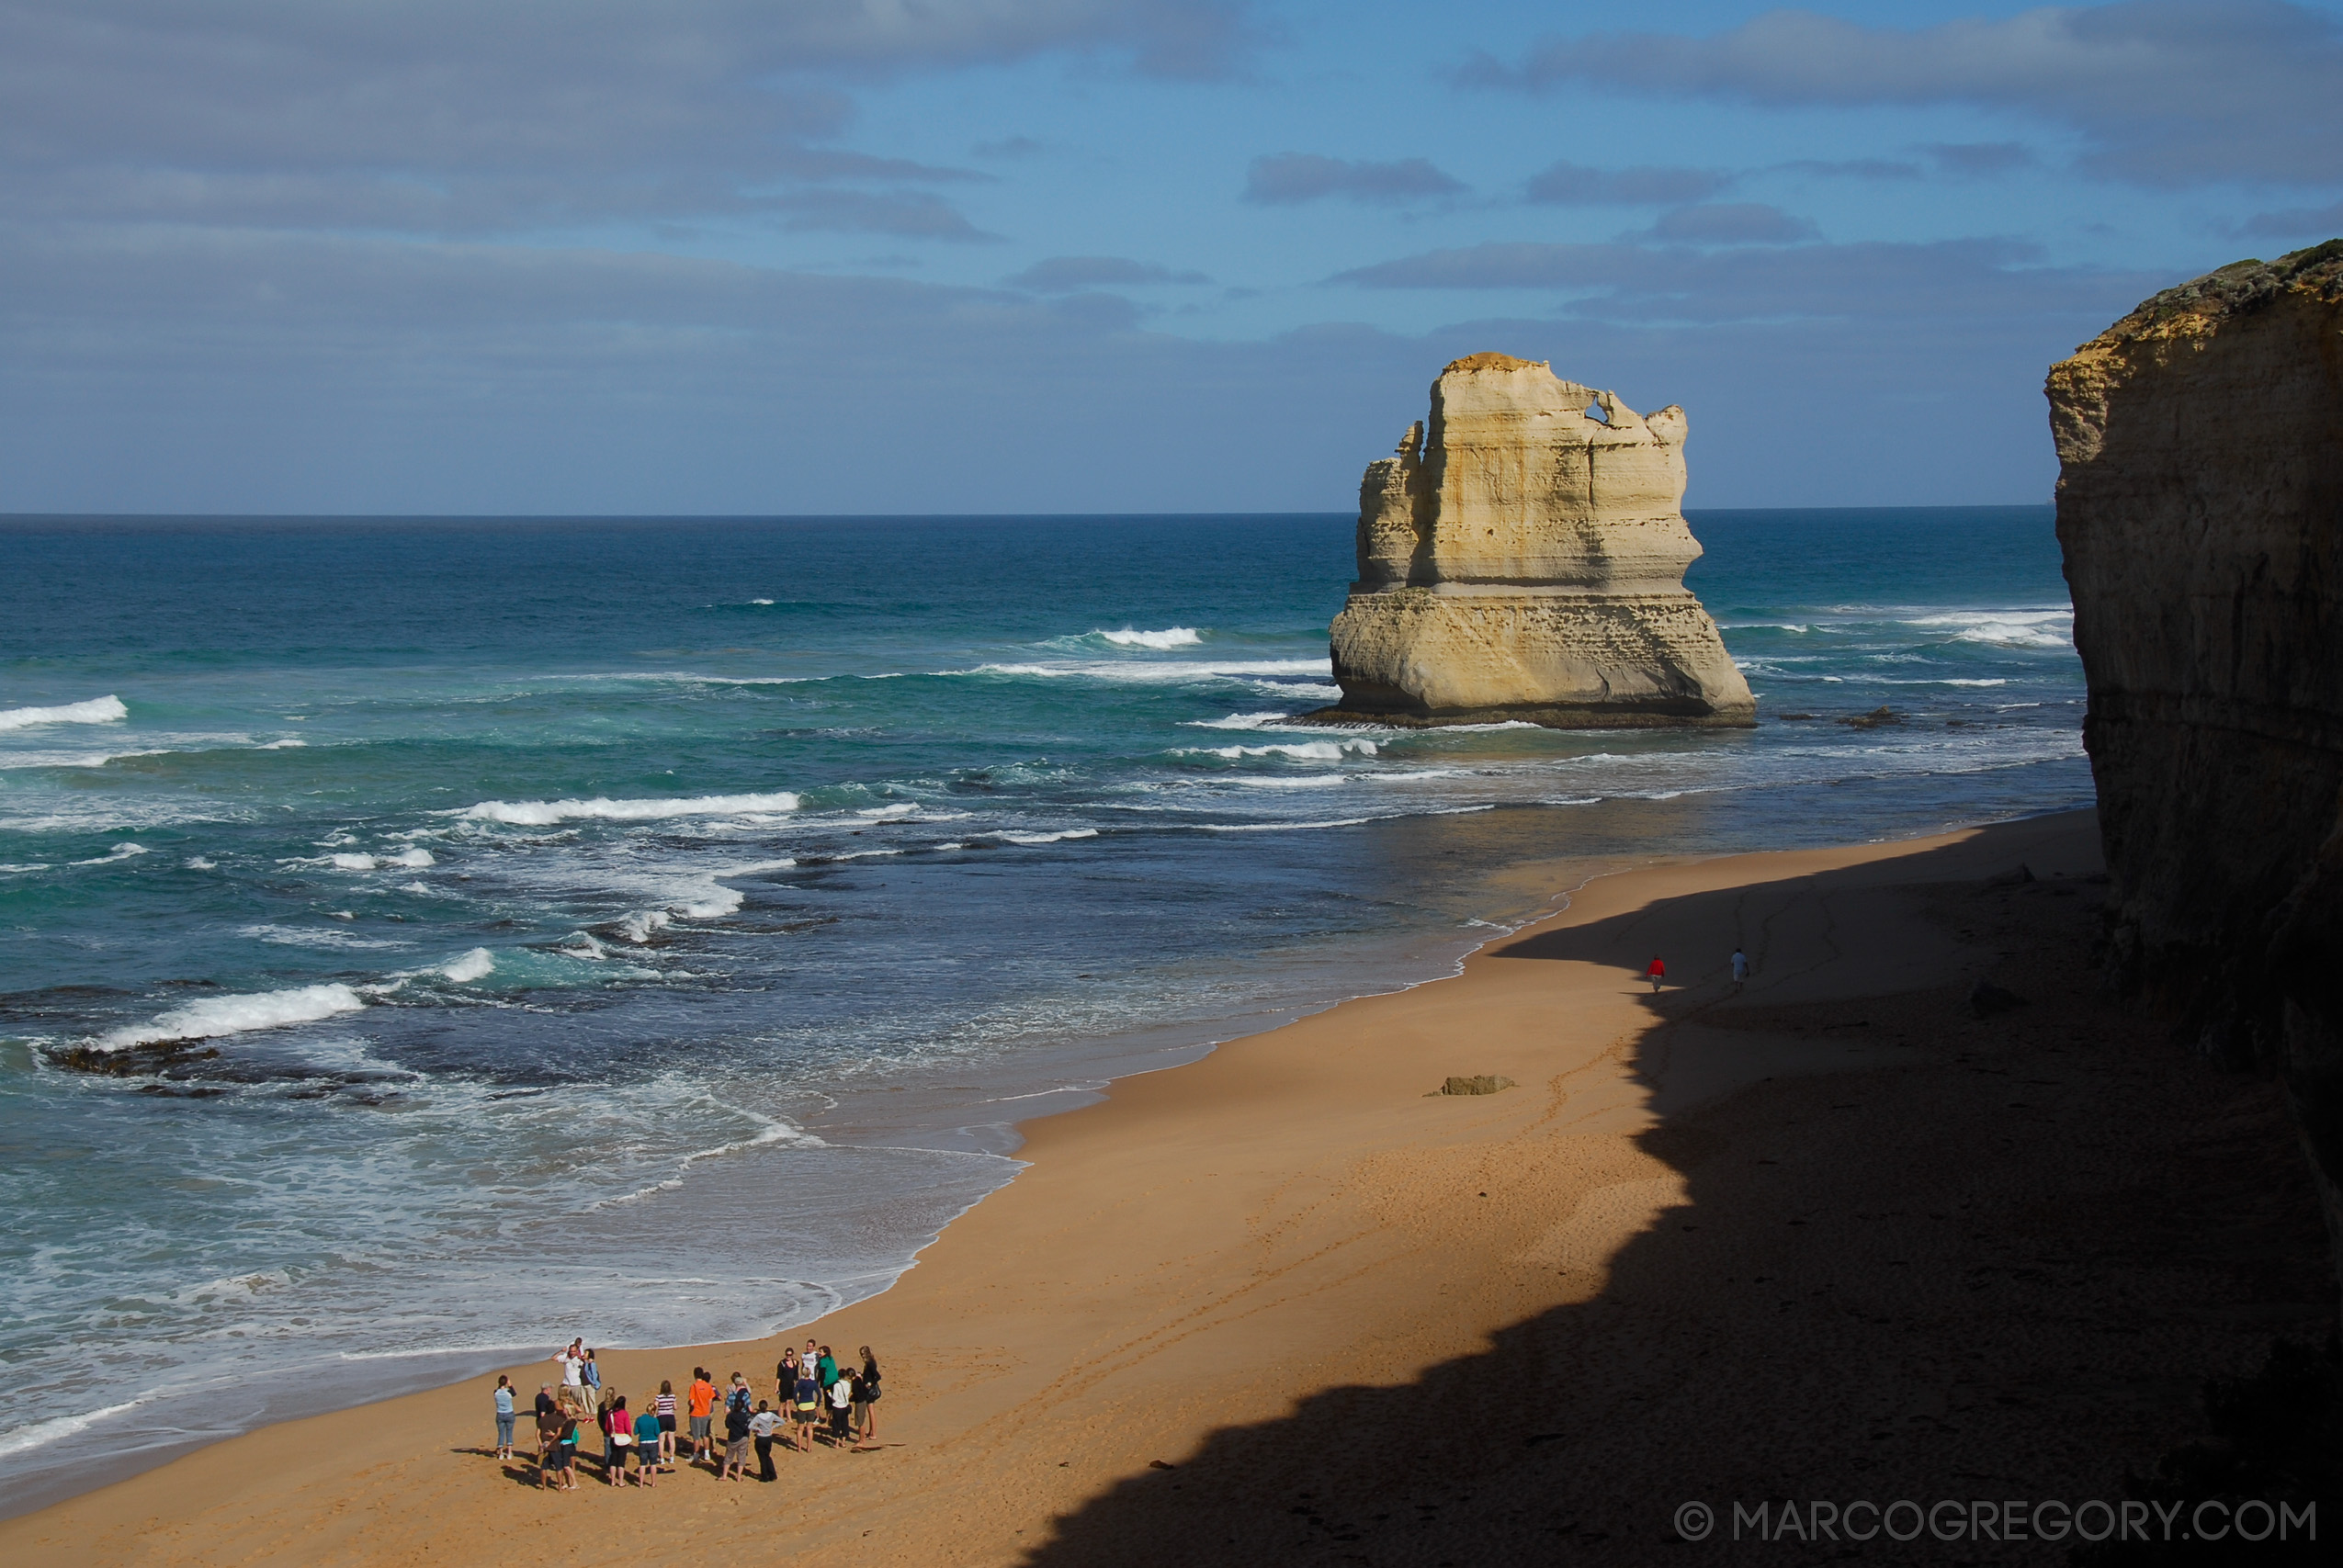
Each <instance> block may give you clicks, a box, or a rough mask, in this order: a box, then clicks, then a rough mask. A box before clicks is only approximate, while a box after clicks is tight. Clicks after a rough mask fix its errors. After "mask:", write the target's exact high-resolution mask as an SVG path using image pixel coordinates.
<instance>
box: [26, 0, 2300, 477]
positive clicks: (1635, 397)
mask: <svg viewBox="0 0 2343 1568" xmlns="http://www.w3.org/2000/svg"><path fill="white" fill-rule="evenodd" d="M0 105H5V106H6V107H5V108H0V277H5V278H6V280H7V287H6V288H5V289H0V510H7V511H19V512H21V511H47V510H59V511H100V512H112V511H160V512H310V511H315V512H362V513H386V512H387V513H400V512H439V513H504V512H525V513H708V512H712V513H833V512H848V513H869V512H976V513H995V512H1021V511H1036V512H1055V511H1114V512H1137V511H1231V510H1341V509H1346V508H1347V507H1349V506H1350V505H1351V504H1352V502H1353V498H1354V495H1355V487H1356V484H1357V479H1358V474H1359V470H1360V468H1362V467H1363V466H1364V464H1365V463H1366V462H1367V461H1368V460H1369V459H1370V458H1372V457H1375V456H1377V455H1379V454H1380V453H1382V452H1384V451H1387V449H1388V448H1389V446H1390V445H1391V443H1392V441H1393V440H1394V439H1395V438H1396V437H1397V435H1398V433H1399V432H1400V430H1402V429H1403V428H1404V427H1405V426H1406V424H1407V423H1408V422H1409V420H1411V419H1413V418H1415V417H1417V416H1418V415H1419V414H1420V413H1421V408H1422V403H1423V399H1424V388H1425V387H1426V385H1427V384H1428V383H1429V382H1430V380H1431V379H1432V377H1433V376H1434V375H1435V374H1436V373H1437V372H1438V370H1439V367H1441V365H1442V364H1443V363H1445V361H1446V360H1448V359H1449V358H1452V357H1454V356H1455V355H1459V354H1464V353H1469V352H1473V351H1476V350H1479V349H1487V348H1494V349H1501V350H1504V351H1507V352H1510V353H1514V354H1520V355H1527V356H1531V357H1536V358H1551V359H1552V360H1553V361H1554V363H1555V367H1556V370H1557V372H1559V373H1561V374H1563V375H1565V376H1568V377H1569V378H1574V379H1577V380H1581V381H1586V382H1590V383H1593V384H1595V385H1599V386H1606V387H1612V388H1615V389H1617V390H1618V391H1619V392H1620V394H1621V395H1622V396H1623V397H1624V398H1625V399H1626V400H1628V402H1629V403H1630V404H1632V405H1634V406H1636V407H1638V408H1643V409H1650V408H1653V407H1657V406H1658V405H1660V404H1663V403H1668V402H1677V403H1681V404H1682V405H1683V406H1684V407H1685V408H1686V410H1687V411H1688V412H1689V414H1690V416H1691V422H1692V444H1691V446H1690V447H1689V448H1688V457H1689V460H1690V463H1691V468H1692V494H1691V497H1690V502H1691V503H1692V504H1694V505H1709V506H1734V505H1745V506H1775V505H1850V504H1911V505H1925V504H1934V503H1945V504H1952V503H1973V502H2032V501H2041V500H2043V499H2046V498H2047V496H2048V493H2049V488H2050V484H2051V481H2052V479H2054V474H2055V465H2054V459H2053V457H2052V456H2051V452H2050V446H2049V441H2048V438H2047V434H2046V432H2045V428H2044V422H2043V403H2042V400H2041V394H2040V388H2041V382H2042V375H2043V370H2044V369H2045V368H2046V367H2047V366H2048V365H2049V364H2050V363H2051V362H2052V361H2053V360H2054V359H2056V358H2057V357H2059V356H2060V355H2063V354H2065V353H2066V351H2067V350H2069V349H2071V348H2072V347H2073V346H2074V345H2075V344H2077V343H2078V342H2080V341H2082V340H2083V339H2085V338H2088V336H2090V335H2091V334H2092V333H2095V332H2097V331H2098V330H2099V329H2100V327H2102V326H2104V325H2105V324H2106V323H2107V322H2109V321H2112V320H2113V319H2114V318H2115V317H2116V316H2118V315H2120V314H2122V312H2123V311H2124V310H2127V309H2128V308H2129V307H2130V306H2131V305H2132V304H2134V302H2136V301H2137V300H2138V299H2141V298H2142V297H2144V296H2145V294H2147V293H2149V292H2152V291H2153V290H2155V289H2156V288H2161V287H2164V286H2166V285H2168V284H2170V283H2173V282H2178V281H2179V280H2181V279H2184V278H2187V277H2190V276H2195V275H2197V274H2199V273H2202V272H2203V271H2206V270H2209V269H2210V268H2212V267H2213V266H2217V265H2221V264H2222V263H2224V262H2226V261H2229V260H2232V259H2235V257H2238V256H2241V255H2248V254H2259V255H2272V254H2279V253H2281V252H2282V251H2285V250H2288V249H2292V248H2295V247H2297V246H2300V245H2303V244H2309V243H2316V242H2317V241H2320V240H2323V239H2326V238H2327V237H2329V236H2331V235H2333V234H2336V233H2338V232H2343V8H2338V7H2337V6H2334V5H2326V4H2308V3H2300V4H2296V3H2281V0H2226V3H2222V4H2212V3H2207V0H2133V3H2128V4H2118V5H2110V6H2071V7H2056V8H2041V7H2026V6H1990V5H1986V6H1980V5H1975V4H1969V5H1926V4H1910V5H1899V6H1886V5H1835V6H1826V7H1823V8H1820V9H1817V10H1812V11H1797V10H1783V9H1781V8H1779V7H1772V6H1759V5H1728V4H1703V5H1682V6H1669V7H1646V8H1643V9H1641V10H1637V11H1628V10H1626V9H1624V8H1604V7H1595V6H1567V5H1531V4H1480V5H1470V4H1465V5H1454V6H1447V7H1443V8H1428V7H1424V6H1397V5H1384V4H1349V5H1333V4H1323V3H1318V0H1284V3H1281V0H1256V3H1251V4H1247V3H1243V0H1228V3H1215V4H1187V3H1183V0H766V3H764V4H753V3H749V0H666V3H664V4H637V3H633V0H416V3H406V4H392V3H387V0H386V3H375V4H368V3H366V0H340V3H338V4H329V3H326V0H201V3H198V0H0Z"/></svg>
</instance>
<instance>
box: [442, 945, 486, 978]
mask: <svg viewBox="0 0 2343 1568" xmlns="http://www.w3.org/2000/svg"><path fill="white" fill-rule="evenodd" d="M495 967H496V955H495V954H494V953H491V952H489V951H488V949H486V948H484V947H475V948H473V949H472V950H471V951H470V953H463V954H460V955H459V956H458V957H455V958H451V959H449V960H448V961H447V963H445V964H441V965H440V966H439V972H440V973H441V974H442V975H445V976H447V978H449V979H450V980H454V981H457V982H458V983H461V984H470V982H471V981H474V980H481V979H485V978H487V976H488V972H489V971H490V970H492V969H493V968H495Z"/></svg>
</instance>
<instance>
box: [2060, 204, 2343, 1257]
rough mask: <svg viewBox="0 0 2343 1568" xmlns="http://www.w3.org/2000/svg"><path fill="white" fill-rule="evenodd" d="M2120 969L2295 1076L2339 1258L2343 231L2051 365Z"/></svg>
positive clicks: (2198, 285)
mask: <svg viewBox="0 0 2343 1568" xmlns="http://www.w3.org/2000/svg"><path fill="white" fill-rule="evenodd" d="M2047 391H2048V394H2049V398H2050V409H2051V415H2050V417H2051V430H2052V434H2053V435H2054V437H2055V439H2056V442H2057V446H2058V457H2059V479H2058V539H2059V544H2060V546H2061V547H2062V548H2063V549H2064V551H2065V554H2066V581H2067V584H2068V586H2069V587H2070V589H2071V590H2072V592H2073V594H2074V601H2075V643H2076V647H2077V649H2080V651H2081V653H2082V656H2083V668H2084V671H2085V674H2086V676H2087V677H2088V682H2089V689H2090V708H2089V714H2088V717H2087V718H2086V719H2085V721H2084V730H2083V737H2084V744H2085V746H2086V748H2087V749H2088V751H2089V753H2090V759H2091V771H2092V773H2093V775H2094V776H2095V778H2096V780H2097V782H2098V786H2099V803H2100V824H2101V831H2102V834H2103V836H2104V838H2105V841H2106V850H2107V864H2108V868H2109V871H2110V873H2111V875H2112V877H2113V879H2114V896H2113V897H2112V899H2111V905H2110V921H2111V938H2112V941H2113V960H2114V963H2115V964H2116V966H2117V972H2118V978H2119V980H2120V982H2121V983H2122V986H2123V987H2125V988H2126V989H2127V990H2129V991H2130V992H2132V993H2133V994H2134V995H2135V996H2138V997H2140V998H2144V999H2145V1000H2146V1001H2147V1002H2149V1003H2151V1004H2152V1005H2155V1006H2157V1007H2159V1008H2161V1009H2163V1010H2168V1012H2170V1013H2171V1014H2172V1015H2174V1016H2175V1017H2177V1018H2178V1019H2179V1020H2180V1021H2181V1022H2182V1026H2183V1028H2184V1029H2185V1030H2186V1032H2188V1034H2189V1035H2190V1038H2192V1039H2193V1040H2194V1041H2195V1042H2196V1043H2197V1044H2198V1046H2199V1048H2200V1049H2202V1050H2203V1051H2205V1052H2206V1053H2207V1054H2209V1055H2216V1056H2220V1057H2223V1058H2225V1059H2228V1060H2230V1061H2233V1062H2236V1063H2239V1064H2241V1065H2242V1064H2247V1063H2253V1064H2258V1065H2261V1066H2266V1067H2269V1068H2270V1069H2273V1070H2275V1071H2277V1072H2278V1073H2279V1074H2280V1075H2281V1077H2282V1078H2283V1080H2284V1082H2285V1084H2286V1088H2287V1091H2288V1095H2289V1098H2290V1100H2292V1105H2293V1109H2294V1112H2295V1116H2296V1118H2297V1121H2298V1123H2299V1125H2300V1126H2301V1128H2302V1131H2303V1141H2304V1143H2305V1145H2306V1146H2307V1149H2308V1152H2309V1154H2310V1156H2311V1159H2312V1163H2313V1165H2314V1167H2315V1169H2316V1173H2317V1177H2318V1180H2319V1183H2320V1186H2321V1192H2322V1198H2323V1200H2324V1201H2325V1204H2326V1212H2327V1220H2328V1225H2329V1229H2330V1232H2331V1233H2332V1234H2333V1235H2334V1237H2335V1239H2336V1240H2337V1244H2338V1245H2337V1256H2338V1258H2343V240H2336V241H2329V242H2328V243H2326V244H2324V245H2320V246H2317V247H2316V248H2315V249H2311V250H2306V251H2298V252H2295V253H2294V254H2292V255H2288V256H2285V257H2282V258H2281V259H2280V260H2278V261H2275V262H2259V261H2246V262H2238V263H2235V265H2230V266H2225V267H2223V268H2222V269H2221V270H2220V271H2218V272H2215V273H2212V274H2209V275H2208V276H2204V277H2201V278H2198V279H2196V280H2195V281H2194V282H2191V283H2186V284H2183V285H2181V286H2180V287H2179V288H2169V289H2167V290H2165V291H2164V292H2163V293H2161V294H2158V295H2156V297H2155V298H2154V299H2149V300H2147V301H2146V302H2145V303H2144V304H2142V305H2141V306H2140V307H2139V309H2137V310H2134V311H2133V312H2132V313H2131V314H2130V315H2128V316H2126V317H2124V318H2123V320H2122V321H2118V322H2117V323H2116V324H2115V325H2114V326H2112V327H2110V328H2109V329H2108V330H2107V331H2106V332H2104V333H2100V335H2099V336H2098V337H2096V338H2094V339H2092V340H2091V341H2090V342H2089V343H2088V344H2084V345H2083V346H2082V347H2081V348H2079V349H2077V351H2076V353H2075V355H2074V356H2073V357H2072V358H2070V359H2067V360H2066V361H2065V362H2063V363H2062V364H2059V365H2057V366H2055V367H2053V368H2052V370H2051V372H2050V379H2049V385H2048V388H2047Z"/></svg>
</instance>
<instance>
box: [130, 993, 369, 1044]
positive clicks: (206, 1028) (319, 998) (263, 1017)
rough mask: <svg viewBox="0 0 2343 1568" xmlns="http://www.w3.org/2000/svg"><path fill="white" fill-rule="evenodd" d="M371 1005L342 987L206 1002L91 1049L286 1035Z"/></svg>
mask: <svg viewBox="0 0 2343 1568" xmlns="http://www.w3.org/2000/svg"><path fill="white" fill-rule="evenodd" d="M364 1006H366V1000H365V998H362V997H360V996H359V995H358V994H357V992H356V991H354V990H352V989H351V988H350V987H347V986H344V985H339V984H328V985H323V986H301V987H296V988H294V989H292V990H289V991H260V992H255V993H253V994H249V995H245V996H234V997H207V998H204V999H203V1000H201V1001H199V1002H189V1003H188V1004H187V1006H186V1007H181V1008H173V1009H172V1010H170V1011H168V1012H164V1013H158V1014H157V1015H156V1016H155V1017H154V1019H153V1021H151V1022H147V1023H141V1024H132V1025H131V1026H130V1027H129V1028H126V1029H117V1030H115V1031H113V1032H111V1033H108V1034H103V1035H100V1036H99V1037H98V1038H97V1039H96V1040H95V1041H92V1042H91V1043H92V1044H94V1045H96V1047H97V1048H98V1049H99V1050H101V1051H119V1050H122V1049H123V1048H124V1047H126V1046H130V1045H159V1044H162V1043H164V1042H166V1041H171V1040H203V1039H208V1038H209V1037H210V1036H212V1035H216V1034H243V1033H246V1032H249V1031H252V1030H255V1029H281V1028H283V1027H285V1026H286V1025H287V1024H292V1023H314V1022H316V1021H318V1020H319V1019H322V1018H332V1017H333V1016H334V1014H336V1013H343V1012H356V1011H357V1010H359V1009H360V1008H362V1007H364Z"/></svg>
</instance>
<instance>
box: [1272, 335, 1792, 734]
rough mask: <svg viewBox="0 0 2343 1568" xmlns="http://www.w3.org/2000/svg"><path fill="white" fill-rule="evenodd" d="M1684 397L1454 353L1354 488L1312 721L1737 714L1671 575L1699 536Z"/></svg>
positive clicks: (1680, 578) (1587, 721) (1622, 719)
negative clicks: (1327, 680)
mask: <svg viewBox="0 0 2343 1568" xmlns="http://www.w3.org/2000/svg"><path fill="white" fill-rule="evenodd" d="M1685 429H1686V425H1685V420H1684V411H1683V410H1681V409H1680V408H1674V407H1670V408H1665V409H1662V410H1660V411H1659V412H1658V413H1655V414H1651V415H1648V416H1647V415H1643V414H1639V413H1637V412H1635V410H1633V409H1631V408H1629V407H1628V406H1627V405H1626V404H1624V403H1623V402H1621V401H1620V400H1618V398H1617V397H1615V396H1613V394H1612V393H1610V392H1605V391H1598V390H1596V389H1593V388H1590V387H1581V386H1579V385H1577V384H1576V383H1574V382H1569V381H1564V380H1561V379H1559V378H1556V376H1555V374H1554V372H1553V370H1552V369H1551V368H1550V367H1548V366H1547V365H1545V363H1543V362H1540V361H1533V360H1526V359H1515V358H1513V357H1512V356H1511V355H1504V354H1476V355H1471V356H1470V357H1468V358H1465V359H1459V360H1457V361H1456V362H1455V363H1454V364H1453V365H1451V366H1449V367H1448V368H1447V369H1445V370H1443V371H1442V372H1441V375H1440V379H1438V380H1437V381H1434V382H1433V383H1432V417H1431V420H1430V422H1429V423H1424V424H1416V425H1411V426H1409V430H1408V434H1407V436H1406V438H1405V439H1404V440H1402V441H1401V442H1400V443H1399V448H1398V455H1397V456H1396V457H1386V458H1383V459H1381V460H1380V461H1378V462H1375V463H1372V464H1370V465H1368V467H1367V471H1366V479H1365V480H1364V482H1363V483H1362V484H1361V485H1360V487H1359V539H1358V545H1359V576H1358V581H1356V582H1354V583H1353V584H1352V586H1351V598H1350V602H1349V604H1346V605H1345V606H1344V607H1343V610H1342V613H1341V615H1337V616H1336V617H1335V618H1334V628H1333V653H1334V678H1335V680H1336V681H1337V682H1340V683H1341V687H1342V700H1341V703H1340V704H1338V705H1335V706H1333V707H1330V708H1324V709H1321V710H1319V712H1318V713H1316V714H1314V715H1312V716H1311V717H1313V718H1316V719H1319V720H1321V721H1324V722H1329V723H1341V722H1346V721H1371V722H1375V723H1381V724H1421V725H1435V724H1465V723H1475V722H1484V721H1488V720H1492V719H1509V718H1511V719H1530V720H1533V721H1534V722H1536V723H1539V724H1545V725H1552V726H1555V727H1556V728H1571V729H1577V728H1617V727H1621V726H1652V725H1684V724H1692V725H1737V726H1746V725H1749V724H1752V723H1754V722H1755V721H1756V720H1755V710H1756V704H1755V702H1754V701H1753V700H1752V699H1751V697H1750V695H1749V683H1748V682H1746V681H1744V680H1743V679H1742V678H1741V672H1740V671H1738V670H1737V669H1735V668H1734V665H1733V660H1731V658H1729V657H1728V656H1727V655H1726V651H1725V642H1724V639H1723V638H1722V637H1719V636H1718V635H1717V631H1716V623H1715V621H1713V620H1711V619H1709V616H1708V613H1707V612H1706V611H1705V610H1703V609H1702V608H1701V604H1700V601H1699V600H1698V599H1695V598H1694V597H1693V596H1692V593H1691V592H1688V591H1687V590H1686V589H1685V587H1684V569H1685V568H1686V567H1688V566H1690V565H1692V562H1693V561H1695V560H1697V559H1699V558H1700V554H1701V547H1700V545H1699V543H1698V541H1696V540H1695V539H1693V537H1692V529H1691V528H1689V527H1687V526H1686V525H1685V523H1684V518H1683V515H1682V513H1681V512H1680V511H1679V510H1678V508H1679V507H1680V506H1681V504H1682V502H1683V496H1684V434H1685Z"/></svg>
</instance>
